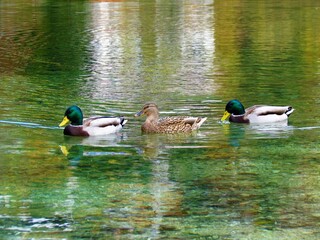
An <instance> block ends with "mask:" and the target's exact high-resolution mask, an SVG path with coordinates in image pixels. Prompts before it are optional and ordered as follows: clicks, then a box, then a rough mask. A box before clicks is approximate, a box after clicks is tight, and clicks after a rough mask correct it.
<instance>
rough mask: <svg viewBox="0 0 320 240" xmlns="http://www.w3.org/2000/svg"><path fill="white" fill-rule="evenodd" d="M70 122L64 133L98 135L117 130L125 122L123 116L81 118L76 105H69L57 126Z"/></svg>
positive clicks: (79, 110)
mask: <svg viewBox="0 0 320 240" xmlns="http://www.w3.org/2000/svg"><path fill="white" fill-rule="evenodd" d="M69 122H71V124H70V125H68V126H66V127H65V128H64V132H63V133H64V135H71V136H98V135H100V136H101V135H106V134H110V133H115V132H118V131H120V130H121V129H122V127H123V126H124V125H125V124H126V122H127V120H125V119H124V117H90V118H87V119H85V120H83V115H82V111H81V109H80V108H79V107H78V106H71V107H69V108H68V109H67V110H66V112H65V114H64V118H63V120H62V122H61V123H60V124H59V127H62V126H64V125H66V124H68V123H69Z"/></svg>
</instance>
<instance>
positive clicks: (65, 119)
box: [59, 116, 70, 127]
mask: <svg viewBox="0 0 320 240" xmlns="http://www.w3.org/2000/svg"><path fill="white" fill-rule="evenodd" d="M69 122H70V120H69V119H68V118H67V116H65V117H64V118H63V120H62V122H61V123H60V124H59V127H63V126H64V125H67V124H68V123H69Z"/></svg>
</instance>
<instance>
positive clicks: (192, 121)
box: [135, 103, 207, 133]
mask: <svg viewBox="0 0 320 240" xmlns="http://www.w3.org/2000/svg"><path fill="white" fill-rule="evenodd" d="M141 115H146V116H147V119H146V121H145V122H144V124H143V125H142V127H141V130H142V132H145V133H187V132H191V131H193V130H196V129H198V128H200V126H201V125H202V123H203V122H204V121H205V120H206V119H207V118H201V117H181V116H176V117H164V118H159V110H158V106H157V105H156V104H155V103H146V104H145V105H144V106H143V108H142V110H141V111H139V112H137V113H136V114H135V117H138V116H141Z"/></svg>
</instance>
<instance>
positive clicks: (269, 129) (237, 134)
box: [222, 122, 294, 147]
mask: <svg viewBox="0 0 320 240" xmlns="http://www.w3.org/2000/svg"><path fill="white" fill-rule="evenodd" d="M222 128H223V132H224V134H225V135H226V136H227V137H228V139H229V145H230V146H232V147H239V146H240V145H241V140H243V139H246V140H248V139H270V138H287V137H289V136H290V135H291V134H292V132H293V129H294V128H293V127H292V126H289V125H288V124H287V123H286V122H279V123H272V124H237V123H230V124H222Z"/></svg>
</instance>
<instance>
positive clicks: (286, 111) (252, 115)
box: [221, 99, 294, 123]
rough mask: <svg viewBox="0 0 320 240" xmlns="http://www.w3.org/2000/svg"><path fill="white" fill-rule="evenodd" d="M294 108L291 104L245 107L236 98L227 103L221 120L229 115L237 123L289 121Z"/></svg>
mask: <svg viewBox="0 0 320 240" xmlns="http://www.w3.org/2000/svg"><path fill="white" fill-rule="evenodd" d="M293 111H294V109H293V108H292V107H290V106H285V107H282V106H265V105H255V106H252V107H249V108H247V109H244V107H243V105H242V104H241V102H240V101H238V100H236V99H234V100H231V101H229V102H228V103H227V105H226V111H225V112H224V115H223V117H222V118H221V121H225V120H226V119H227V118H228V117H230V118H229V121H230V122H237V123H273V122H281V121H287V120H288V117H289V116H290V114H291V113H292V112H293Z"/></svg>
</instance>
